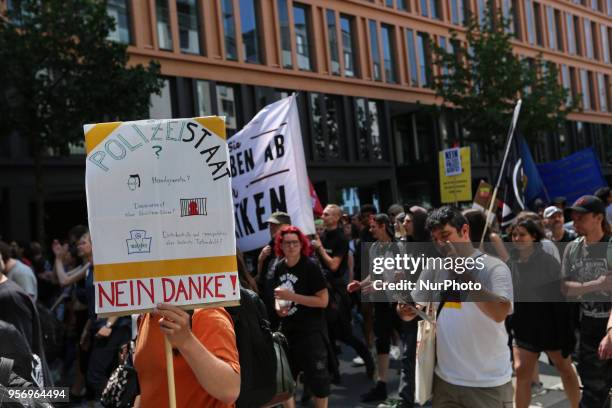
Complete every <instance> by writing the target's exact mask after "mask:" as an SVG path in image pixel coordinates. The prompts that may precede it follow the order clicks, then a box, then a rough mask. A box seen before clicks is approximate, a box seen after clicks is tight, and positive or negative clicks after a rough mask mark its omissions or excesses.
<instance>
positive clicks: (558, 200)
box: [552, 196, 567, 205]
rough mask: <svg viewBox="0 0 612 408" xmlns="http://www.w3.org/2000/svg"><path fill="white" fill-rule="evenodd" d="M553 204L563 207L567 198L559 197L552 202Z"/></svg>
mask: <svg viewBox="0 0 612 408" xmlns="http://www.w3.org/2000/svg"><path fill="white" fill-rule="evenodd" d="M552 202H553V204H560V205H565V203H566V202H567V198H565V197H563V196H560V197H555V198H553V200H552Z"/></svg>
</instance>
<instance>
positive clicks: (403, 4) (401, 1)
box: [397, 0, 612, 11]
mask: <svg viewBox="0 0 612 408" xmlns="http://www.w3.org/2000/svg"><path fill="white" fill-rule="evenodd" d="M611 1H612V0H611ZM397 8H398V9H399V10H403V11H410V3H409V0H397Z"/></svg>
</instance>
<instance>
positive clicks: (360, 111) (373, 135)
mask: <svg viewBox="0 0 612 408" xmlns="http://www.w3.org/2000/svg"><path fill="white" fill-rule="evenodd" d="M356 108H357V127H358V135H357V136H358V140H357V146H358V155H359V158H360V159H371V160H383V159H384V158H385V155H384V151H383V145H382V136H381V130H380V117H379V112H380V109H379V106H378V102H376V101H373V100H367V99H364V98H356Z"/></svg>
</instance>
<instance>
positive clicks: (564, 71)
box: [561, 64, 572, 105]
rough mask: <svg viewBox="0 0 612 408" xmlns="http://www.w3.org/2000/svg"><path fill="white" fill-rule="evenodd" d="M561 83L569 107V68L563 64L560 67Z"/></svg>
mask: <svg viewBox="0 0 612 408" xmlns="http://www.w3.org/2000/svg"><path fill="white" fill-rule="evenodd" d="M561 82H562V83H563V87H564V88H565V89H566V90H567V101H566V103H567V104H568V105H569V104H570V103H571V102H572V84H571V80H570V72H569V68H568V67H567V65H565V64H563V65H561Z"/></svg>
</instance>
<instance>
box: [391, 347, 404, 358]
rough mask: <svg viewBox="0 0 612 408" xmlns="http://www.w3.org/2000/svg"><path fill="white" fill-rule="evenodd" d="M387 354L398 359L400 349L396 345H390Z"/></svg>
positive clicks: (400, 352) (400, 353)
mask: <svg viewBox="0 0 612 408" xmlns="http://www.w3.org/2000/svg"><path fill="white" fill-rule="evenodd" d="M389 356H390V357H391V358H392V359H393V360H399V359H400V357H401V356H402V351H401V350H400V348H399V347H398V346H391V350H389Z"/></svg>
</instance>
